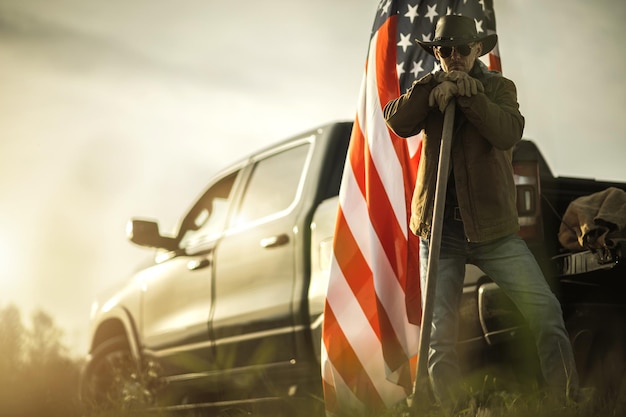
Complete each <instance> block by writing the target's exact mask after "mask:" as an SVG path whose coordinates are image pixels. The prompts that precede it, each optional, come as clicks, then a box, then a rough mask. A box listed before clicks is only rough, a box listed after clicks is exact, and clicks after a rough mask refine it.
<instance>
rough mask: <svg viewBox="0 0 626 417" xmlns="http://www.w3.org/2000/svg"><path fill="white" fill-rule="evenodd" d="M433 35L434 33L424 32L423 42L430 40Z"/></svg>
mask: <svg viewBox="0 0 626 417" xmlns="http://www.w3.org/2000/svg"><path fill="white" fill-rule="evenodd" d="M431 36H432V33H424V34H423V35H422V42H430V37H431Z"/></svg>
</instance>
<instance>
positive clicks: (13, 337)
mask: <svg viewBox="0 0 626 417" xmlns="http://www.w3.org/2000/svg"><path fill="white" fill-rule="evenodd" d="M60 336H61V332H60V331H59V330H58V329H57V328H56V327H55V326H54V322H53V321H52V319H51V318H50V317H49V316H47V315H46V314H44V313H41V312H39V313H36V314H35V315H34V316H33V317H32V325H31V326H30V327H27V326H25V325H24V324H23V322H22V320H21V316H20V314H19V311H18V310H17V309H16V308H15V307H13V306H9V307H5V308H2V307H0V353H1V354H0V417H42V416H45V417H178V416H180V417H204V416H215V417H244V416H256V417H279V416H285V417H319V416H323V412H321V413H320V412H314V411H313V410H315V409H317V410H320V409H322V410H323V399H322V398H309V399H307V400H306V401H303V402H293V401H290V402H284V403H250V404H247V405H231V406H229V407H222V408H221V409H215V408H206V409H196V410H193V409H187V410H181V409H179V410H177V411H171V410H170V411H167V410H155V409H150V408H148V407H147V406H146V405H143V406H141V405H140V406H137V405H135V406H130V405H128V404H123V403H120V404H113V405H112V406H110V407H108V408H106V409H105V408H95V407H86V406H84V405H83V404H81V403H80V401H79V398H78V391H79V390H78V386H79V374H80V369H81V366H82V362H81V360H79V359H75V358H71V357H70V356H69V355H68V353H67V350H66V349H65V348H64V347H63V345H62V343H60ZM522 374H523V372H521V371H520V370H519V368H518V369H516V370H515V369H514V370H513V371H509V372H508V373H507V372H503V371H502V369H501V367H496V368H490V369H489V368H481V369H480V372H475V373H473V374H471V375H470V376H469V377H468V378H467V381H466V386H467V387H468V392H469V396H470V401H469V402H468V403H467V404H466V405H465V406H464V407H459V409H458V411H457V412H456V414H455V416H458V417H469V416H472V417H473V416H479V417H496V416H502V417H622V416H626V378H624V380H623V381H621V383H617V384H615V385H614V386H613V389H612V390H611V391H610V392H596V391H593V390H590V389H586V390H583V395H582V398H581V399H580V400H579V401H577V402H572V401H567V402H558V401H556V400H555V399H554V397H553V396H550V395H549V394H548V393H546V392H544V391H542V390H541V389H540V388H539V387H538V386H537V384H535V383H533V382H532V381H533V380H532V378H529V377H528V376H524V375H522ZM485 410H487V411H485ZM449 415H450V413H448V412H446V410H444V409H442V408H441V407H439V406H437V405H436V404H433V403H432V402H431V401H430V400H428V399H426V400H422V401H421V402H419V403H418V406H416V407H415V408H413V409H409V408H408V407H407V406H406V404H398V405H397V406H396V407H394V408H392V409H388V410H383V411H378V412H377V411H372V410H365V411H360V412H344V413H338V415H337V416H336V417H357V416H358V417H448V416H449Z"/></svg>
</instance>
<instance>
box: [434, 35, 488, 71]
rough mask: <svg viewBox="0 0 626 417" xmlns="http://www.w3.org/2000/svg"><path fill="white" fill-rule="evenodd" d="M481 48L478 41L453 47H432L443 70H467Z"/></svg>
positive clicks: (478, 54) (472, 64) (470, 67)
mask: <svg viewBox="0 0 626 417" xmlns="http://www.w3.org/2000/svg"><path fill="white" fill-rule="evenodd" d="M482 50H483V44H482V43H480V42H475V43H470V44H467V45H460V46H454V47H446V46H436V47H434V48H433V51H434V53H435V58H437V60H438V61H439V62H440V63H441V69H443V70H444V71H445V72H450V71H463V72H469V71H470V70H471V69H472V67H473V66H474V61H475V60H476V58H478V57H479V56H480V53H481V52H482ZM466 54H467V55H466Z"/></svg>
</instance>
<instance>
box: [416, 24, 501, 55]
mask: <svg viewBox="0 0 626 417" xmlns="http://www.w3.org/2000/svg"><path fill="white" fill-rule="evenodd" d="M415 40H416V41H417V43H418V44H419V45H420V46H421V47H422V48H424V49H425V50H426V52H428V53H429V54H431V55H434V52H433V47H434V46H459V45H465V44H468V43H472V42H481V43H482V44H483V50H482V52H481V53H480V55H481V56H482V55H485V54H487V53H488V52H489V51H491V50H492V49H493V48H494V47H495V46H496V42H498V35H496V34H495V33H494V34H491V35H485V36H478V32H477V31H476V23H474V19H472V18H470V17H466V16H458V15H447V16H441V17H440V18H439V19H438V20H437V26H436V27H435V39H434V40H433V41H432V42H422V41H420V40H418V39H415Z"/></svg>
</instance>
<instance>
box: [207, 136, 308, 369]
mask: <svg viewBox="0 0 626 417" xmlns="http://www.w3.org/2000/svg"><path fill="white" fill-rule="evenodd" d="M311 148H312V146H311V143H310V142H309V141H308V139H307V140H302V141H298V142H295V143H290V144H289V145H287V146H286V147H283V148H280V149H277V150H275V151H273V152H272V153H270V154H267V155H264V156H262V157H259V158H257V159H256V160H255V161H254V164H253V165H252V167H251V173H250V177H249V179H248V181H247V184H246V186H245V188H244V191H243V195H242V198H241V204H240V205H239V206H238V207H237V208H236V209H235V212H234V215H233V216H232V217H231V219H230V221H229V227H228V229H227V231H226V232H225V234H224V236H223V238H222V240H221V241H220V244H219V246H218V247H217V249H216V252H215V255H214V256H215V266H216V269H215V273H216V275H215V310H214V313H213V317H212V334H213V335H214V337H215V343H216V353H217V360H218V363H219V364H220V366H221V367H222V368H223V369H228V370H233V369H236V368H241V367H247V369H252V370H254V369H256V370H258V367H263V366H266V365H270V364H289V361H290V360H291V359H293V358H294V337H293V331H294V322H293V314H294V312H293V307H292V299H293V292H294V279H295V276H296V270H295V268H296V267H295V262H296V261H295V258H296V250H297V248H298V247H299V246H300V245H301V244H298V239H302V238H301V237H300V238H299V236H298V235H299V233H300V232H299V231H298V230H297V227H296V221H297V220H296V219H297V217H298V212H299V209H300V208H299V204H298V203H299V196H300V194H301V192H302V187H303V181H304V172H306V167H307V164H308V161H309V153H310V150H311Z"/></svg>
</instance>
